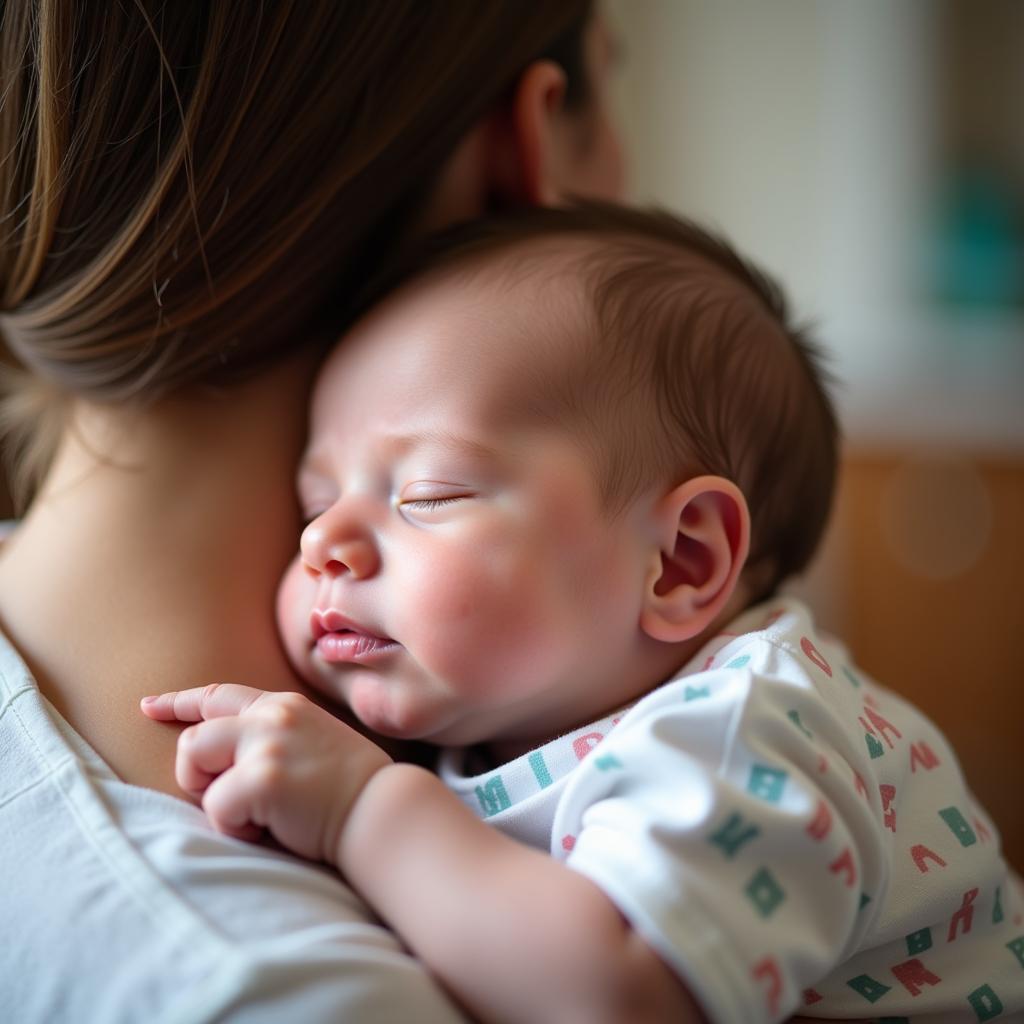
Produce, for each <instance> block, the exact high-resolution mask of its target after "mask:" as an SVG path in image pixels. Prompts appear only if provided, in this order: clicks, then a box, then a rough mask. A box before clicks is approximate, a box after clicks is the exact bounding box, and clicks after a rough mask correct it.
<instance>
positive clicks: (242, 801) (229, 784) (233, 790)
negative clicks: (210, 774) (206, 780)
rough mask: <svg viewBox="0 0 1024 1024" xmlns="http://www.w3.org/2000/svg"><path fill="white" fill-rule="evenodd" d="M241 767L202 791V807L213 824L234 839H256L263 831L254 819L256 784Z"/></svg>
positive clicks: (219, 830) (222, 776) (224, 775)
mask: <svg viewBox="0 0 1024 1024" xmlns="http://www.w3.org/2000/svg"><path fill="white" fill-rule="evenodd" d="M252 783H253V780H252V779H251V778H249V777H248V776H247V774H246V773H245V772H244V771H243V770H241V769H238V768H236V769H233V770H232V771H229V772H225V773H224V774H223V775H221V776H220V777H218V778H216V779H214V781H213V782H211V783H210V787H209V789H207V791H206V793H205V794H204V795H203V810H204V811H205V812H206V816H207V818H209V819H210V822H211V823H212V825H213V827H214V828H215V829H217V831H218V832H223V833H225V835H229V836H234V837H235V838H236V839H248V840H250V841H255V840H257V839H259V838H260V837H261V836H262V835H263V827H262V825H261V824H260V823H259V822H258V821H257V820H256V818H257V813H256V801H257V796H258V792H257V789H258V787H256V786H254V785H253V784H252Z"/></svg>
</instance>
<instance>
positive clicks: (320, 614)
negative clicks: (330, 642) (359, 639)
mask: <svg viewBox="0 0 1024 1024" xmlns="http://www.w3.org/2000/svg"><path fill="white" fill-rule="evenodd" d="M309 630H310V633H311V635H312V637H313V642H314V643H316V641H317V640H319V639H320V638H321V637H322V636H326V635H327V634H328V633H346V632H348V633H359V634H360V635H362V636H366V637H370V638H371V639H373V640H381V641H386V642H390V643H393V642H394V641H393V640H392V639H391V637H387V636H382V635H381V634H379V633H376V632H374V630H372V629H367V628H366V627H365V626H363V625H361V624H360V623H358V622H356V621H355V620H354V619H350V618H349V617H348V616H347V615H343V614H342V613H341V612H340V611H338V610H337V609H336V608H324V609H321V608H314V609H313V611H312V612H311V613H310V616H309Z"/></svg>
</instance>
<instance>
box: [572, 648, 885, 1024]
mask: <svg viewBox="0 0 1024 1024" xmlns="http://www.w3.org/2000/svg"><path fill="white" fill-rule="evenodd" d="M717 660H719V661H722V662H725V664H724V665H723V666H722V667H721V668H718V669H712V670H709V671H707V672H702V673H698V674H696V675H691V676H685V677H682V678H678V679H676V680H673V681H672V682H670V683H668V684H666V685H665V686H663V687H661V688H660V689H659V690H657V691H655V692H654V693H653V694H651V695H649V696H648V697H646V698H644V699H643V700H642V701H641V702H640V703H639V704H637V705H636V706H635V707H634V708H632V709H631V710H630V711H629V712H628V713H627V714H626V715H625V716H624V717H623V718H622V720H621V721H620V722H619V724H618V725H617V726H616V728H615V729H614V730H613V731H612V732H611V733H610V734H608V735H607V736H606V737H605V738H604V740H603V741H602V742H601V743H600V744H599V745H598V746H597V747H596V748H595V749H594V750H593V752H592V753H591V754H590V755H588V756H587V758H586V759H585V760H584V761H583V762H581V764H580V766H579V768H578V769H577V771H576V772H575V773H574V775H573V777H572V779H571V781H570V783H569V785H568V786H567V788H566V790H565V793H564V795H563V797H562V799H561V801H560V804H559V808H558V810H557V812H556V817H555V821H554V832H553V845H554V846H555V847H556V848H557V847H558V846H559V845H560V846H561V849H562V851H563V852H562V854H561V855H562V856H564V859H565V861H566V863H567V864H568V866H569V867H571V868H573V869H574V870H577V871H580V872H581V873H583V874H585V875H587V876H588V877H589V878H591V880H592V881H594V882H595V883H596V884H597V885H598V886H599V887H600V888H601V889H602V890H603V891H604V892H605V893H606V894H607V895H608V896H609V898H610V899H611V900H612V901H613V902H614V903H615V904H616V905H617V906H618V908H619V909H620V910H621V911H622V913H623V914H624V915H625V916H626V918H627V919H628V920H629V921H630V923H631V925H632V927H633V928H635V929H636V931H637V932H638V933H639V934H640V935H641V936H642V937H643V938H644V939H645V941H647V942H648V943H649V944H650V945H651V946H652V948H653V949H654V950H655V951H656V952H657V953H658V954H659V955H660V956H661V957H662V958H663V959H664V960H665V961H666V962H667V963H668V964H669V965H670V966H672V967H673V968H674V969H675V970H676V972H677V973H678V974H679V975H680V977H681V978H682V980H683V981H684V982H685V983H686V984H687V986H688V987H689V988H690V990H691V991H692V992H693V993H694V995H695V996H696V997H697V998H698V999H699V1000H700V1001H701V1002H702V1005H703V1006H704V1008H705V1011H706V1012H707V1013H708V1015H709V1017H710V1018H711V1020H713V1021H716V1022H728V1024H740V1022H748V1021H749V1022H757V1024H761V1022H765V1021H780V1020H783V1019H784V1018H785V1017H787V1016H788V1015H789V1014H790V1013H792V1012H793V1011H794V1009H795V1008H796V1007H797V1006H798V1005H799V1004H800V1002H801V997H802V993H803V991H804V990H805V989H806V988H808V987H810V986H812V985H814V984H815V982H817V981H818V980H820V979H821V978H822V977H823V976H824V975H825V974H827V973H828V971H829V970H830V969H832V968H833V967H834V966H835V965H836V964H837V963H839V962H841V961H842V960H843V959H845V958H846V957H848V956H849V955H850V954H851V953H852V951H853V950H854V949H856V948H857V945H858V942H859V940H860V938H861V937H862V936H863V935H864V932H865V930H866V929H867V927H868V926H869V924H870V920H871V917H872V913H873V910H874V907H875V906H876V905H877V904H878V903H879V902H880V897H881V895H882V890H883V887H884V886H885V885H886V884H887V878H888V868H887V847H886V840H885V835H884V831H883V826H882V821H881V807H880V798H879V794H878V792H877V786H876V787H874V789H875V790H876V791H875V792H874V793H872V792H870V790H871V788H872V784H871V782H870V780H871V777H872V776H871V770H870V765H869V759H868V757H867V753H866V751H865V749H864V746H863V743H861V744H858V743H857V742H856V739H857V737H856V736H855V735H853V734H852V733H851V731H850V730H849V729H848V728H847V727H845V726H844V725H843V720H844V719H847V720H848V719H849V715H850V713H851V711H852V713H853V716H854V720H856V711H855V710H854V706H853V705H852V704H851V707H850V708H845V707H844V695H843V691H842V685H843V681H842V680H841V679H835V678H832V672H831V669H830V668H829V666H828V664H827V663H826V662H825V661H824V658H823V657H822V656H821V655H820V654H819V653H818V650H817V648H816V647H814V645H813V643H812V642H811V641H810V640H807V642H806V645H803V646H802V649H800V648H794V646H793V644H792V643H787V642H781V641H780V640H779V639H776V638H768V637H766V635H765V634H755V635H748V636H746V637H743V638H740V639H738V640H736V641H734V642H733V643H732V644H730V645H729V647H728V648H726V649H725V650H724V652H723V656H722V657H720V658H718V659H717ZM826 668H827V669H829V671H828V676H826V675H825V672H824V669H826ZM815 673H817V674H818V675H820V676H821V677H822V678H821V679H817V678H815ZM826 686H831V687H834V688H835V689H836V695H835V698H834V699H833V695H832V694H831V693H828V694H827V696H828V699H825V695H824V694H823V693H822V692H820V691H819V687H821V688H822V690H823V689H824V687H826ZM865 780H868V781H867V782H866V781H865Z"/></svg>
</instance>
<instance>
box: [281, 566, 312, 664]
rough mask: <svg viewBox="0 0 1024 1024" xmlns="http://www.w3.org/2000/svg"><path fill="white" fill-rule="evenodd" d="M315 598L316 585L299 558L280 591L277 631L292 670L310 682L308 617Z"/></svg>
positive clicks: (282, 579)
mask: <svg viewBox="0 0 1024 1024" xmlns="http://www.w3.org/2000/svg"><path fill="white" fill-rule="evenodd" d="M315 597H316V584H315V583H314V582H313V580H311V579H310V578H309V576H308V575H307V574H306V573H305V571H304V570H303V568H302V562H301V560H300V559H299V557H298V556H296V557H295V558H293V559H292V561H291V564H290V565H289V566H288V568H287V569H286V570H285V573H284V576H282V577H281V583H280V584H279V586H278V588H277V631H278V633H279V634H280V636H281V640H282V642H283V644H284V649H285V653H286V654H287V655H288V660H289V661H290V662H291V663H292V667H293V668H294V669H295V670H296V672H298V673H299V675H301V676H302V677H303V678H304V679H305V680H306V681H307V682H310V681H312V678H313V675H314V673H313V667H312V662H311V660H310V656H309V652H310V648H309V637H308V633H309V613H310V610H311V609H312V607H313V601H314V599H315Z"/></svg>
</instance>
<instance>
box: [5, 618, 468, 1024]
mask: <svg viewBox="0 0 1024 1024" xmlns="http://www.w3.org/2000/svg"><path fill="white" fill-rule="evenodd" d="M0 757H2V760H3V771H2V772H0V827H2V828H3V832H4V841H3V843H0V869H2V871H3V876H4V878H5V882H6V884H5V886H4V895H3V897H2V900H0V902H2V904H3V916H4V918H5V920H10V921H17V922H18V942H17V944H16V948H17V952H16V953H15V954H14V955H13V956H12V957H7V956H5V957H4V965H3V967H0V990H2V991H3V992H4V993H5V995H7V996H8V997H10V998H11V999H12V1000H13V1002H14V1004H15V1005H18V1006H19V1014H20V1019H23V1020H30V1021H31V1020H51V1019H58V1018H61V1017H65V1016H67V1014H68V1012H69V1010H70V1009H74V1008H75V1007H79V1008H84V1007H88V1008H89V1009H88V1013H89V1014H90V1015H91V1018H92V1019H102V1020H111V1021H116V1020H126V1019H134V1018H136V1017H137V1015H138V1008H139V1006H140V1005H145V1006H146V1008H147V1009H146V1016H147V1018H151V1019H154V1020H161V1019H163V1018H165V1017H170V1018H172V1019H175V1020H190V1021H192V1020H196V1021H200V1020H208V1019H221V1018H222V1017H223V1016H224V1015H225V1014H228V1013H230V1014H232V1015H233V1016H232V1019H235V1016H234V1015H236V1014H237V1015H238V1018H239V1019H244V1020H250V1019H252V1020H260V1019H263V1018H264V1017H266V1018H267V1019H268V1020H269V1019H277V1017H279V1016H280V1014H282V1013H287V1012H291V1013H297V1014H298V1015H299V1016H300V1018H301V1019H303V1020H312V1021H318V1020H328V1019H329V1020H337V1019H360V1020H361V1019H367V1020H369V1019H396V1020H398V1019H404V1018H405V1017H409V1018H411V1017H413V1016H415V1017H416V1018H417V1019H421V1018H422V1017H423V1013H424V1012H425V1013H426V1018H425V1019H428V1020H436V1021H444V1022H447V1024H451V1022H454V1021H457V1020H459V1019H460V1018H459V1017H458V1015H457V1014H456V1012H455V1011H454V1010H453V1009H452V1008H451V1007H450V1005H449V1004H448V1002H447V1000H445V999H444V997H443V996H442V995H441V994H440V992H439V991H438V990H437V988H436V987H435V986H434V985H433V984H432V983H431V982H430V980H429V979H428V977H427V975H426V974H425V972H424V971H423V970H422V969H421V968H420V967H419V965H418V964H417V963H416V962H415V961H414V960H412V958H411V957H409V956H408V955H407V954H406V953H404V952H403V951H402V949H401V947H400V946H399V944H398V943H397V941H396V940H395V939H394V937H393V936H392V935H391V934H390V933H389V932H388V931H386V930H385V929H384V928H383V927H382V926H381V925H380V924H379V923H377V922H376V921H374V919H373V918H372V916H371V915H370V913H369V912H368V910H367V909H366V907H365V906H364V905H363V903H362V902H361V901H360V900H359V899H358V898H357V897H356V896H355V895H354V894H353V893H352V892H351V890H349V889H348V888H347V887H346V886H345V885H344V884H343V883H342V882H341V881H340V879H338V878H337V877H336V876H335V875H334V874H333V873H331V872H329V871H327V870H326V869H325V868H320V867H317V866H314V865H311V864H306V863H304V862H301V861H298V860H296V859H294V858H292V857H290V856H288V855H287V854H284V853H279V852H277V851H275V850H271V849H267V848H264V847H259V846H253V845H250V844H246V843H242V842H239V841H236V840H232V839H229V838H227V837H225V836H222V835H220V834H218V833H216V832H214V831H213V830H212V829H211V828H210V826H209V824H208V823H207V821H206V818H205V816H204V815H203V814H202V812H201V811H199V810H198V809H197V808H195V807H193V806H191V805H190V804H188V803H186V802H184V801H182V800H177V799H175V798H173V797H169V796H167V795H165V794H162V793H158V792H155V791H153V790H148V789H143V788H141V787H137V786H131V785H128V784H126V783H124V782H122V781H121V780H119V779H118V778H117V777H116V776H115V775H114V773H113V772H111V771H110V770H109V769H108V768H107V767H106V766H105V765H104V764H103V762H102V761H101V760H100V759H99V758H98V757H97V756H96V755H95V753H94V752H92V751H91V750H90V749H89V748H88V746H87V745H86V744H85V743H84V742H83V741H82V740H81V738H80V737H78V736H77V735H76V734H75V733H74V732H73V730H71V729H70V727H69V726H68V725H67V723H65V722H64V721H63V720H62V719H61V718H60V716H59V715H57V714H56V713H55V712H54V710H53V708H52V707H51V706H50V705H49V704H48V703H47V702H46V700H45V698H43V696H42V695H41V694H40V692H39V690H38V688H37V687H35V685H34V681H33V680H32V677H31V674H30V673H29V672H28V670H27V668H26V667H25V666H24V664H23V663H22V662H21V660H20V658H18V656H17V654H16V652H14V651H13V649H12V648H11V647H10V645H9V644H8V643H7V642H6V641H3V640H2V638H0Z"/></svg>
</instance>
